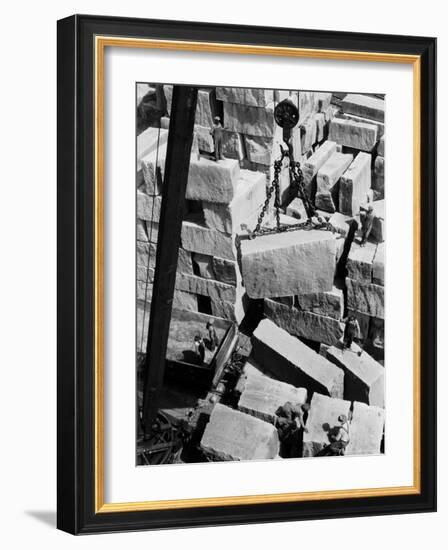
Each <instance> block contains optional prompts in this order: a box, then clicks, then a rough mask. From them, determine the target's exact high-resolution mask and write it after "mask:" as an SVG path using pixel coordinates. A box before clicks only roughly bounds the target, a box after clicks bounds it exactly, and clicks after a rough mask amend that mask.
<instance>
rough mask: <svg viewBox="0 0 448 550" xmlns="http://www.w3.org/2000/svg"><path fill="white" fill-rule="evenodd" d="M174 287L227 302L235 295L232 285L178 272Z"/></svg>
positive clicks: (234, 297) (232, 299)
mask: <svg viewBox="0 0 448 550" xmlns="http://www.w3.org/2000/svg"><path fill="white" fill-rule="evenodd" d="M176 289H177V290H183V291H184V292H190V293H192V294H199V295H201V296H208V297H209V298H211V299H213V300H223V301H227V302H229V301H234V300H235V299H236V296H237V291H236V288H235V287H234V286H232V285H226V284H225V283H220V282H219V281H215V280H213V279H205V278H204V277H198V276H197V275H188V274H186V273H179V272H178V273H177V275H176Z"/></svg>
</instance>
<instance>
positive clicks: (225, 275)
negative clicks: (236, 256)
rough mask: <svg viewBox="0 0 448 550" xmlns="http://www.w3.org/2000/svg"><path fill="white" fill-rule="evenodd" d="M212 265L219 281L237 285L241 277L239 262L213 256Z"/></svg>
mask: <svg viewBox="0 0 448 550" xmlns="http://www.w3.org/2000/svg"><path fill="white" fill-rule="evenodd" d="M212 266H213V273H214V274H215V279H216V280H217V281H221V282H222V283H227V284H228V285H234V286H236V284H237V282H239V280H240V279H241V276H240V272H239V268H238V264H237V262H233V261H231V260H225V259H224V258H218V257H216V256H213V257H212Z"/></svg>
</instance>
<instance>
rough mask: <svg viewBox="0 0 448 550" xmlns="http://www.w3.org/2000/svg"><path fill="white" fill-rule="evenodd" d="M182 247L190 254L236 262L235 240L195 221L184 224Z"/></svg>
mask: <svg viewBox="0 0 448 550" xmlns="http://www.w3.org/2000/svg"><path fill="white" fill-rule="evenodd" d="M181 240H182V247H183V248H185V250H189V251H190V252H199V253H200V254H207V255H208V256H218V258H224V259H225V260H236V249H235V245H234V239H233V238H232V237H230V236H229V235H226V234H224V233H221V232H220V231H216V230H214V229H209V228H208V227H204V226H203V225H200V224H198V223H196V222H193V221H184V222H183V223H182V234H181Z"/></svg>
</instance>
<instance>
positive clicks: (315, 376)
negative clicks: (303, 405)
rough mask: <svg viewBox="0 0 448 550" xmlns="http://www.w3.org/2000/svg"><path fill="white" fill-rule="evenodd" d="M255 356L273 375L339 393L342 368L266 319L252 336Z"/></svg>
mask: <svg viewBox="0 0 448 550" xmlns="http://www.w3.org/2000/svg"><path fill="white" fill-rule="evenodd" d="M252 343H253V353H254V357H255V360H256V361H257V362H258V363H259V364H260V365H261V366H262V367H263V369H265V370H266V371H267V372H269V373H271V374H272V375H273V376H275V378H277V379H279V380H282V381H283V382H286V383H288V384H292V385H293V386H296V387H303V388H306V389H307V390H308V391H309V392H314V391H317V392H320V393H323V394H325V395H330V396H332V397H342V395H343V386H344V372H343V370H341V369H340V368H338V367H336V366H335V365H333V364H332V363H330V362H329V361H328V360H327V359H325V358H324V357H322V356H321V355H319V354H317V353H316V352H315V351H313V350H312V349H311V348H309V347H308V346H307V345H305V344H304V343H303V342H301V341H300V340H299V339H298V338H295V337H294V336H291V335H290V334H288V333H287V332H286V331H285V330H283V329H281V328H280V327H278V326H277V325H276V324H275V323H273V322H272V321H270V320H269V319H264V320H262V321H261V322H260V323H259V325H258V327H257V328H256V329H255V331H254V333H253V337H252Z"/></svg>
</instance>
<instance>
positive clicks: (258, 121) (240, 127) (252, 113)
mask: <svg viewBox="0 0 448 550" xmlns="http://www.w3.org/2000/svg"><path fill="white" fill-rule="evenodd" d="M224 126H225V128H226V129H227V130H230V131H232V132H238V133H241V134H247V135H251V136H265V137H272V136H273V135H274V132H275V122H274V105H273V104H269V105H268V106H266V107H265V108H259V107H250V106H248V105H240V104H238V103H228V102H224Z"/></svg>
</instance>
